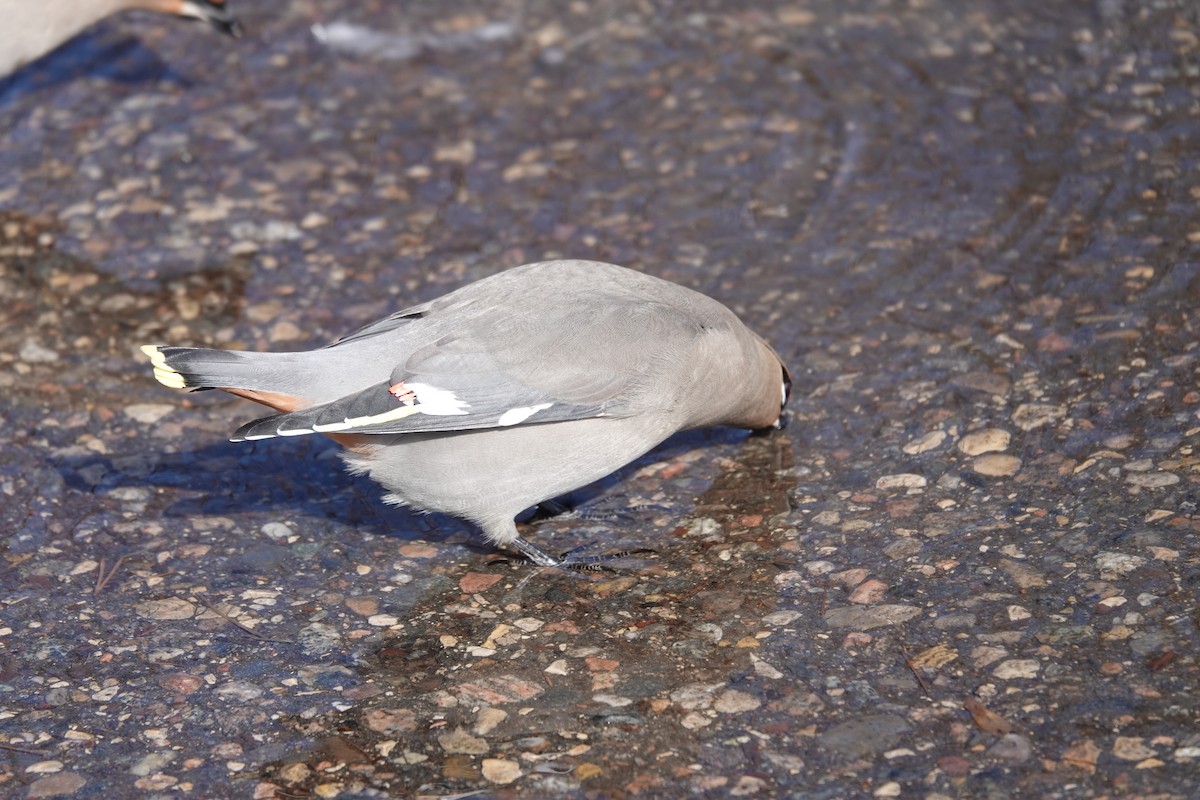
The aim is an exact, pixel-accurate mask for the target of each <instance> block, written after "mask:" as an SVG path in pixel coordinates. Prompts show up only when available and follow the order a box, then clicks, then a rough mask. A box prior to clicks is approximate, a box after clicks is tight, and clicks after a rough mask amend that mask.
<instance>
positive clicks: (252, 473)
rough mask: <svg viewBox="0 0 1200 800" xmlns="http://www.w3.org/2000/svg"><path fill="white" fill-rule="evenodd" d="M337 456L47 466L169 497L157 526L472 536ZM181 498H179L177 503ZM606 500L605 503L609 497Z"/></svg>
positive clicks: (295, 450)
mask: <svg viewBox="0 0 1200 800" xmlns="http://www.w3.org/2000/svg"><path fill="white" fill-rule="evenodd" d="M747 435H748V433H747V432H746V431H741V430H736V429H732V428H713V429H707V430H700V431H686V432H683V433H679V434H676V435H675V436H672V437H671V438H670V439H667V440H666V441H665V442H663V443H662V444H660V445H659V446H658V447H656V448H654V449H653V450H651V451H650V452H649V453H647V454H646V455H644V456H642V457H641V458H639V459H637V460H635V461H633V462H631V463H629V464H627V465H626V466H624V467H622V468H621V469H619V470H617V471H616V472H614V473H612V474H610V475H608V476H606V477H604V478H602V479H600V480H599V481H596V482H595V483H592V484H589V485H587V486H584V487H581V488H580V489H577V490H575V491H573V492H571V493H570V494H569V495H567V496H565V497H564V498H559V501H560V503H561V505H563V506H565V507H566V508H568V509H572V510H574V509H579V508H580V507H581V506H585V505H586V504H589V503H592V502H594V501H596V500H597V499H598V498H600V496H601V495H606V494H607V495H612V494H615V493H613V492H611V490H612V489H613V488H614V487H615V486H617V485H618V484H620V483H621V481H622V480H623V479H625V478H627V477H628V476H629V475H631V474H633V473H634V472H636V471H637V470H639V469H641V468H643V467H645V466H647V465H649V464H653V463H655V462H659V461H666V460H669V459H671V458H674V457H676V456H678V455H680V454H682V453H685V452H688V451H691V450H694V449H697V448H700V447H708V446H712V445H722V444H723V445H732V444H736V443H738V442H741V441H742V440H744V439H745V438H746V436H747ZM339 452H340V448H339V447H338V446H337V445H335V444H334V443H333V442H331V441H330V440H328V439H326V438H325V437H320V436H304V437H296V438H292V439H282V440H278V439H277V440H271V441H261V442H242V443H237V444H233V443H230V442H218V443H213V444H209V445H205V446H202V447H197V448H191V449H183V450H179V451H176V452H170V453H168V452H154V451H151V450H148V449H143V450H141V451H140V452H138V453H131V454H126V455H121V454H111V453H110V454H104V455H101V454H87V455H82V454H78V453H74V454H68V455H63V456H59V457H57V458H55V459H53V465H54V467H55V469H57V471H58V472H59V474H60V475H61V476H62V478H63V481H64V482H65V483H66V485H67V486H68V487H69V488H70V489H72V490H75V491H79V492H84V493H88V494H97V495H111V494H114V493H116V494H118V495H119V494H120V493H119V491H118V490H120V489H123V488H127V487H160V488H162V489H167V490H174V492H173V495H174V499H171V500H169V501H168V504H167V505H166V506H165V507H163V508H161V509H159V510H157V511H156V512H154V513H158V514H160V515H161V516H163V517H166V518H192V517H199V516H225V517H234V518H236V516H237V515H239V514H246V515H252V514H259V515H260V516H262V515H266V516H272V517H274V518H275V519H279V518H291V517H297V516H301V517H306V518H308V519H310V520H313V521H316V520H321V521H322V522H323V523H324V524H329V525H345V526H351V527H354V528H356V529H359V530H364V531H367V532H370V533H374V534H378V535H382V536H389V537H392V538H399V539H405V540H414V539H420V540H442V539H445V538H446V537H448V536H450V535H453V534H456V533H461V532H463V531H473V530H474V529H473V528H471V527H470V526H469V525H468V524H467V523H464V522H461V521H459V520H456V519H452V518H450V517H447V516H445V515H441V514H426V513H423V512H418V511H414V510H412V509H407V508H402V507H397V506H390V505H387V504H385V503H383V502H382V501H381V497H382V495H383V494H384V490H383V489H382V488H381V487H380V486H379V485H378V484H376V483H374V482H373V481H371V480H370V479H368V478H365V477H362V476H355V475H351V474H349V473H348V472H346V470H345V469H343V467H342V461H341V459H340V458H339V457H338V453H339ZM181 492H182V493H185V494H183V496H179V495H180V493H181ZM608 499H614V498H612V497H611V496H610V497H609V498H608Z"/></svg>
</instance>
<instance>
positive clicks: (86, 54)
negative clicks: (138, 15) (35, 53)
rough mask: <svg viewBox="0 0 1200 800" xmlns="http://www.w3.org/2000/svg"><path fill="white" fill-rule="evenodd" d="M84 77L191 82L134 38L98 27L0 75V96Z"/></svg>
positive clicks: (31, 91) (4, 97)
mask: <svg viewBox="0 0 1200 800" xmlns="http://www.w3.org/2000/svg"><path fill="white" fill-rule="evenodd" d="M84 76H93V77H94V76H99V77H103V78H106V79H107V80H109V81H112V82H113V83H119V84H125V85H131V86H136V85H141V84H147V83H162V82H167V83H174V84H177V85H179V86H183V87H187V86H190V85H191V84H192V81H191V80H190V79H189V78H187V77H186V76H184V75H181V74H180V73H178V72H176V71H175V70H174V69H172V68H171V66H170V65H169V64H167V62H165V61H163V60H162V59H161V58H160V57H159V56H158V54H157V53H155V52H154V51H153V50H151V49H150V48H149V47H146V46H145V45H144V44H142V43H141V42H140V41H139V40H138V39H137V37H135V36H131V35H129V34H127V33H120V32H117V31H115V30H114V29H112V28H109V27H106V26H100V27H98V28H96V29H95V30H89V31H86V32H84V33H82V34H80V35H78V36H76V37H74V38H73V39H71V40H69V41H67V42H65V43H63V44H62V45H61V46H59V47H58V48H56V49H54V50H52V51H50V52H49V53H47V54H45V55H44V56H42V57H40V58H36V59H34V60H33V61H30V62H29V63H27V64H24V65H23V66H21V68H20V69H18V70H16V71H15V72H13V73H11V74H9V75H7V76H4V77H0V99H2V100H4V101H5V102H15V101H17V100H18V99H19V98H21V97H24V96H25V95H31V94H36V93H38V92H42V91H45V90H47V89H53V88H55V87H57V86H60V85H63V84H67V83H70V82H72V81H75V80H78V79H79V78H82V77H84Z"/></svg>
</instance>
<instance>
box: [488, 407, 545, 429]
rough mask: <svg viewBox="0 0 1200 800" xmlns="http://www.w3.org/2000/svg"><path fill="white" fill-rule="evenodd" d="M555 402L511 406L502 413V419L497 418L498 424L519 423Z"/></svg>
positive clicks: (505, 425)
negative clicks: (517, 406)
mask: <svg viewBox="0 0 1200 800" xmlns="http://www.w3.org/2000/svg"><path fill="white" fill-rule="evenodd" d="M552 405H554V403H538V404H537V405H536V406H520V407H519V408H510V409H509V410H508V411H505V412H504V413H503V414H501V415H500V419H498V420H496V424H497V425H499V426H501V427H508V426H509V425H517V424H519V423H522V422H524V421H525V420H527V419H529V418H530V417H532V416H533V415H534V414H536V413H537V412H539V411H545V410H546V409H547V408H549V407H550V406H552Z"/></svg>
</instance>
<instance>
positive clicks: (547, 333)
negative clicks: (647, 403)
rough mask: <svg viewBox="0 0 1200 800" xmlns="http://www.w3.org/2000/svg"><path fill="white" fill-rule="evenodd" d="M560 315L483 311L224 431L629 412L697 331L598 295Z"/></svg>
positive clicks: (449, 426) (507, 421) (503, 421)
mask: <svg viewBox="0 0 1200 800" xmlns="http://www.w3.org/2000/svg"><path fill="white" fill-rule="evenodd" d="M567 316H569V324H567V323H564V321H563V320H562V319H547V318H545V317H544V316H543V317H539V316H537V315H520V314H516V315H514V314H512V313H511V312H507V313H505V314H502V315H485V316H484V317H481V318H477V319H476V320H475V321H474V322H473V323H472V324H471V325H469V326H466V327H465V329H458V330H456V331H455V332H452V333H449V334H446V335H444V336H442V337H441V338H439V339H438V340H437V341H435V342H433V343H430V344H427V345H425V346H423V347H420V348H418V349H416V350H415V351H414V352H412V353H410V354H409V355H408V357H407V358H404V360H403V361H402V362H401V363H400V364H399V365H398V366H396V367H395V368H394V369H393V371H392V373H391V375H390V377H389V378H388V379H387V380H385V381H381V382H380V383H378V384H375V385H373V386H370V387H368V388H366V389H363V390H361V391H358V392H354V393H352V394H349V395H346V396H345V397H341V398H339V399H337V400H333V401H331V402H328V403H324V404H321V405H317V406H313V407H310V408H306V409H302V410H300V411H296V412H292V413H289V414H278V415H275V416H272V417H266V418H264V419H260V420H255V421H254V422H251V423H249V424H247V425H244V426H243V427H242V428H240V429H239V430H238V431H237V432H236V433H235V434H234V436H233V439H234V441H239V440H243V439H262V438H270V437H274V436H293V435H301V434H307V433H363V434H396V433H427V432H446V431H461V430H479V429H483V428H501V427H508V426H512V425H520V424H535V423H542V422H561V421H566V420H573V419H584V418H589V417H600V416H627V415H628V414H631V413H636V409H635V408H632V407H631V405H630V402H629V401H630V398H632V397H634V396H635V395H638V394H640V393H641V391H642V390H643V389H644V388H645V387H646V386H648V385H650V384H652V382H653V379H654V374H655V370H656V369H657V367H658V366H659V365H660V362H662V361H664V360H669V359H670V357H671V355H672V353H673V352H675V351H678V350H679V349H680V348H679V347H678V339H679V337H680V336H689V335H690V336H695V335H697V334H698V333H699V329H698V328H696V326H695V325H694V324H692V323H690V321H689V320H687V319H686V317H684V316H683V315H680V314H679V313H678V312H676V311H675V310H674V309H673V308H671V307H669V306H664V307H656V306H655V304H653V303H646V302H640V303H633V304H629V305H623V304H597V305H595V306H594V307H585V308H582V309H575V310H573V311H572V312H571V313H570V314H569V315H567ZM391 319H396V320H400V319H402V318H401V317H392V318H389V320H391ZM385 323H387V320H384V321H381V322H380V323H376V325H379V326H382V325H384V324H385ZM400 324H402V322H401V323H400ZM372 327H374V326H372ZM364 330H366V331H370V330H371V329H370V328H368V329H364ZM367 335H372V334H367Z"/></svg>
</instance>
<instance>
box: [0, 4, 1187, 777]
mask: <svg viewBox="0 0 1200 800" xmlns="http://www.w3.org/2000/svg"><path fill="white" fill-rule="evenodd" d="M686 5H687V7H684V5H683V4H671V3H647V2H634V1H633V0H628V1H627V2H626V1H621V2H600V3H594V4H584V3H569V4H564V3H550V2H540V0H539V1H533V2H528V3H515V2H509V3H501V4H484V3H461V4H451V5H447V4H433V3H430V4H396V3H383V2H369V3H360V4H350V3H333V2H327V3H315V2H294V3H289V4H286V5H283V4H272V3H265V2H252V1H251V0H244V1H243V2H240V3H239V4H238V9H237V10H238V12H239V14H240V15H241V16H242V18H243V21H244V23H245V24H246V27H247V32H248V36H247V38H245V39H243V40H241V41H239V42H229V41H226V40H223V39H219V38H218V37H216V36H215V35H209V32H207V31H205V30H203V29H202V28H199V27H196V26H192V27H189V26H179V25H170V24H164V22H163V21H162V20H153V19H148V18H143V17H138V16H136V15H132V16H125V17H121V18H119V19H115V20H111V21H109V22H107V23H105V24H103V25H101V26H99V27H97V28H94V29H92V30H90V31H89V32H87V33H86V34H85V35H84V37H82V38H81V39H80V40H77V41H76V42H74V43H72V45H70V46H69V47H68V48H67V49H65V50H63V51H60V52H58V53H56V54H54V55H53V56H52V57H51V58H50V59H49V60H48V61H46V62H43V63H42V65H41V66H40V67H39V68H35V69H27V70H25V71H23V72H21V73H19V74H18V75H16V76H13V77H11V78H9V79H8V80H7V81H5V82H4V83H0V130H3V131H4V136H3V147H2V148H0V291H2V293H3V294H2V296H3V298H4V301H5V302H4V304H3V307H2V308H0V320H2V323H0V390H2V392H3V395H2V396H3V401H2V405H0V448H2V450H0V452H2V453H3V459H2V461H3V464H2V466H0V496H2V497H3V501H2V503H0V529H2V530H3V532H4V534H5V535H4V540H3V557H4V561H3V563H0V581H2V585H3V595H2V597H0V795H3V796H5V797H14V798H24V797H54V796H69V797H78V798H88V797H101V796H145V797H152V796H153V797H159V796H161V797H174V796H194V797H256V798H273V797H308V796H312V797H388V796H400V797H410V796H454V795H462V794H464V793H471V792H476V793H477V794H475V795H472V796H494V797H595V798H622V797H633V796H644V797H682V796H693V795H694V796H705V797H725V796H760V797H805V798H841V797H921V798H942V797H988V798H1002V797H1011V796H1014V795H1017V794H1019V793H1021V794H1025V793H1029V794H1032V795H1035V796H1044V797H1050V798H1058V797H1062V798H1077V797H1078V798H1092V797H1096V798H1099V797H1156V798H1190V797H1194V796H1196V795H1197V794H1200V777H1198V776H1200V769H1198V768H1197V767H1198V765H1200V734H1198V733H1197V731H1198V730H1200V728H1198V723H1200V704H1198V703H1197V701H1196V696H1197V643H1198V631H1197V627H1198V625H1200V618H1198V611H1197V600H1196V596H1197V588H1198V586H1200V551H1198V548H1197V544H1196V531H1197V529H1198V528H1200V516H1198V515H1197V503H1198V502H1200V500H1198V496H1200V489H1198V486H1197V484H1198V482H1200V470H1198V464H1200V460H1198V458H1200V457H1198V456H1197V454H1196V453H1195V452H1194V450H1195V447H1196V440H1197V436H1198V435H1200V416H1198V414H1197V412H1198V411H1200V389H1198V388H1197V386H1196V376H1197V369H1198V366H1200V364H1198V361H1197V359H1198V357H1200V350H1198V348H1197V342H1198V341H1200V336H1198V332H1197V327H1198V325H1200V320H1198V318H1197V312H1196V305H1197V300H1198V299H1200V259H1198V256H1200V215H1198V214H1197V203H1198V202H1200V182H1197V179H1196V175H1198V174H1200V171H1198V170H1197V167H1198V164H1197V161H1198V156H1200V149H1197V146H1196V142H1197V141H1200V67H1198V66H1197V64H1198V63H1200V60H1198V56H1200V9H1198V7H1197V6H1196V5H1195V4H1194V3H1190V2H1187V1H1186V0H1175V1H1174V2H1155V3H1133V2H1122V0H1097V2H1088V3H1070V4H1068V3H1039V2H1027V1H1025V0H1015V1H1014V2H1005V3H1000V2H981V3H975V4H970V5H969V7H964V6H963V5H962V4H959V3H954V2H949V0H922V2H909V3H898V2H891V3H889V2H862V1H859V2H820V1H818V2H812V3H804V4H772V3H769V4H759V5H758V6H757V7H756V8H754V9H746V8H744V7H743V5H742V4H737V3H730V2H718V1H714V2H706V3H700V4H686ZM313 25H322V26H325V27H324V28H323V29H322V30H323V31H324V32H325V38H324V40H323V41H320V40H318V39H317V38H315V37H314V35H313V32H312V26H313ZM335 25H336V26H340V27H335V28H332V29H331V28H330V27H329V26H335ZM355 26H358V27H355ZM331 30H332V34H331V33H330V31H331ZM363 31H368V32H371V33H372V36H373V37H375V38H372V37H371V36H367V37H365V38H364V37H363V35H362V32H363ZM372 43H374V44H372ZM560 255H562V256H571V257H581V258H596V259H601V260H608V261H614V262H617V263H621V264H625V265H628V266H633V267H637V268H639V269H643V270H646V271H648V272H652V273H654V274H657V275H662V276H664V277H667V278H670V279H673V280H676V281H679V282H682V283H684V284H687V285H690V286H694V287H696V288H699V289H701V290H703V291H706V292H708V293H709V294H712V295H714V296H716V297H718V298H720V299H722V300H724V301H725V302H727V303H728V304H729V305H731V307H733V308H734V309H735V310H737V311H738V312H739V313H740V314H741V315H742V316H743V317H744V318H745V319H746V321H747V322H748V323H749V324H750V325H751V327H753V328H755V329H756V330H758V331H760V332H762V333H763V334H764V335H765V336H767V338H769V339H770V340H771V341H772V342H773V343H774V344H775V346H776V347H777V348H778V350H779V351H780V352H781V354H783V356H784V357H785V358H786V359H787V360H788V361H789V362H790V363H791V364H792V366H793V372H794V375H795V377H796V391H795V394H794V397H793V403H792V408H793V413H794V418H793V421H792V425H791V426H790V427H789V428H788V429H787V430H786V431H784V432H782V433H778V434H775V435H772V436H769V437H764V438H757V437H753V438H747V437H746V435H745V434H742V433H737V432H729V431H717V432H710V433H704V434H692V435H689V436H685V437H680V438H678V439H676V440H674V441H672V442H670V443H668V444H667V445H665V446H664V447H663V448H662V449H660V450H659V451H658V452H656V453H654V454H652V455H651V456H650V457H647V458H646V459H643V460H642V461H641V462H639V463H638V464H636V465H633V466H631V467H630V468H628V469H626V470H623V471H622V472H621V474H619V475H618V476H615V477H614V478H613V479H611V480H609V481H606V482H605V483H604V485H603V486H602V487H599V489H600V490H602V491H600V490H596V491H592V492H588V493H585V496H584V497H582V498H579V499H581V500H584V501H586V502H584V503H583V505H582V506H581V510H580V511H579V512H577V513H576V514H574V515H570V516H568V517H559V518H552V519H549V520H543V521H536V522H534V523H533V524H531V526H530V528H528V529H527V531H526V532H527V534H528V535H529V536H530V537H531V538H533V539H534V540H535V541H537V542H539V543H540V544H542V545H544V546H546V547H548V548H550V549H563V550H565V549H567V548H569V547H572V546H575V545H578V544H583V543H588V542H593V541H594V542H597V546H599V547H602V548H609V549H621V548H636V547H649V548H652V549H653V550H654V552H652V553H648V554H638V555H635V556H631V557H630V558H629V559H627V561H626V563H625V564H624V565H623V566H624V569H622V570H621V571H620V572H617V573H612V574H608V573H605V574H601V575H578V574H559V573H557V572H554V571H548V572H546V571H543V572H536V571H534V570H532V569H531V568H530V567H528V566H523V565H516V564H512V563H508V562H505V561H504V560H500V559H497V558H495V557H494V555H493V554H491V553H490V552H489V551H488V550H487V548H486V547H484V546H482V544H481V542H480V541H479V540H478V539H477V538H476V537H475V535H474V533H473V532H472V531H471V529H470V528H468V527H467V526H466V525H463V524H461V523H459V522H456V521H454V520H451V519H447V518H443V517H437V516H420V515H414V514H408V513H406V512H404V511H401V510H397V509H392V508H387V507H384V506H382V505H381V504H380V503H379V502H378V497H379V495H380V490H379V489H378V488H377V487H375V486H373V485H372V484H370V483H369V482H366V481H362V480H358V479H355V478H352V477H350V476H348V475H346V474H345V473H344V472H343V471H342V470H341V468H340V465H339V462H338V459H337V458H336V451H335V448H334V447H333V445H332V444H331V443H327V442H318V441H315V440H314V441H306V440H304V441H301V440H289V441H279V442H265V443H259V444H257V445H232V444H228V443H226V442H225V441H224V438H225V437H226V436H227V435H228V433H229V432H230V431H232V430H233V429H234V428H235V427H236V426H237V425H238V424H239V423H240V422H242V421H245V420H246V419H248V418H249V417H250V415H252V414H254V413H255V411H254V409H252V408H250V407H249V405H248V404H245V403H242V402H241V401H236V400H233V399H231V398H228V397H225V396H222V395H220V394H218V393H201V394H191V395H181V394H176V393H172V392H169V391H168V390H165V389H163V388H161V387H159V386H158V385H157V384H156V383H154V382H153V379H152V378H151V376H150V374H149V369H148V368H147V366H146V364H145V363H144V360H143V359H142V358H141V357H140V354H138V353H137V346H138V345H140V344H143V343H147V342H162V343H171V344H175V343H178V344H214V345H220V346H229V347H253V348H268V347H269V348H276V349H286V348H299V347H305V346H312V345H316V344H320V343H324V342H326V341H329V340H330V339H332V338H334V337H336V336H338V335H340V334H343V333H345V332H347V331H349V330H352V329H354V328H355V327H357V326H358V325H360V324H362V323H364V322H366V321H368V320H370V319H372V318H374V317H376V316H379V315H382V314H384V313H386V312H388V311H390V310H394V309H396V308H399V307H401V306H403V305H407V304H410V303H414V302H418V301H421V300H425V299H429V298H431V297H433V296H436V295H438V294H440V293H443V292H444V291H446V290H447V289H449V288H452V287H455V286H458V285H461V284H462V283H464V282H466V281H468V280H473V279H476V278H479V277H482V276H484V275H488V274H491V273H493V272H495V271H497V270H500V269H502V268H504V267H508V266H514V265H517V264H520V263H524V262H527V261H533V260H538V259H542V258H549V257H555V256H560Z"/></svg>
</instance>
